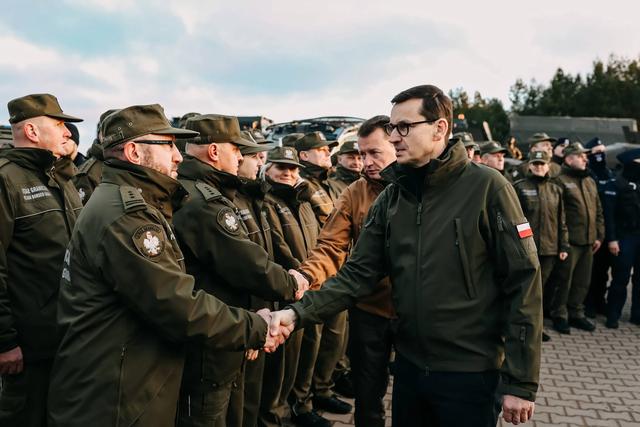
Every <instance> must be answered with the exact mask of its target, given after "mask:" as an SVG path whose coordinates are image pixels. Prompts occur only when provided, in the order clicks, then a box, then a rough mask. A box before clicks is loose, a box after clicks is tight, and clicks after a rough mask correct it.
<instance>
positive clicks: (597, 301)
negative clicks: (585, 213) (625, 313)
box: [584, 242, 613, 313]
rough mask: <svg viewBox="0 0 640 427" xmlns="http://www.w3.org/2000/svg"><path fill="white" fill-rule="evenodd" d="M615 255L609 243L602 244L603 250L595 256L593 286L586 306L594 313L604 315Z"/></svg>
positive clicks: (592, 276) (592, 275)
mask: <svg viewBox="0 0 640 427" xmlns="http://www.w3.org/2000/svg"><path fill="white" fill-rule="evenodd" d="M612 258H613V255H611V252H609V250H608V248H607V243H606V242H605V243H603V244H602V248H600V250H599V251H598V252H596V253H595V254H594V255H593V270H592V272H591V285H590V286H589V293H588V294H587V299H586V300H585V302H584V305H585V307H586V309H587V310H590V311H592V312H594V313H604V311H605V306H606V301H605V294H606V293H607V284H608V283H609V269H610V268H611V266H612V262H613V259H612Z"/></svg>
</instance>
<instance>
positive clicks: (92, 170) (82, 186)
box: [72, 142, 104, 204]
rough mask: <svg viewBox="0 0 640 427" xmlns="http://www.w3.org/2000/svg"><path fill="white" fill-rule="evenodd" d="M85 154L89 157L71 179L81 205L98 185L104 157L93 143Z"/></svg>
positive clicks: (85, 202)
mask: <svg viewBox="0 0 640 427" xmlns="http://www.w3.org/2000/svg"><path fill="white" fill-rule="evenodd" d="M87 154H88V155H89V156H91V157H90V158H89V159H88V160H87V161H86V162H84V163H83V164H82V165H81V166H80V167H79V168H78V173H76V175H75V176H74V177H73V178H72V180H73V184H74V185H75V186H76V188H77V189H78V194H79V195H80V200H81V201H82V204H87V202H88V201H89V197H91V194H93V190H95V188H96V187H97V186H98V184H100V180H101V179H102V168H103V167H104V156H103V153H102V146H101V145H100V144H98V143H97V142H94V143H93V145H92V146H91V148H90V149H89V152H88V153H87Z"/></svg>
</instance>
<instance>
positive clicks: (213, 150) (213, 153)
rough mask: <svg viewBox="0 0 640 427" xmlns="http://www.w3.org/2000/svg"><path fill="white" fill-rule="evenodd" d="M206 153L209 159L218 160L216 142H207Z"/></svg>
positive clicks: (218, 154)
mask: <svg viewBox="0 0 640 427" xmlns="http://www.w3.org/2000/svg"><path fill="white" fill-rule="evenodd" d="M207 155H208V156H209V159H210V160H211V161H213V162H217V161H218V160H220V153H219V151H218V145H217V144H209V146H208V147H207Z"/></svg>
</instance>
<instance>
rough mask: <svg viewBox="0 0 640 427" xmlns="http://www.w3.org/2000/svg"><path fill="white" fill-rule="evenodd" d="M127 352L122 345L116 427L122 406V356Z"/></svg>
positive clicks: (125, 347)
mask: <svg viewBox="0 0 640 427" xmlns="http://www.w3.org/2000/svg"><path fill="white" fill-rule="evenodd" d="M126 352H127V346H126V345H124V344H123V345H122V351H121V352H120V382H119V383H118V410H117V412H116V426H119V425H120V407H121V406H122V380H123V378H124V355H125V353H126Z"/></svg>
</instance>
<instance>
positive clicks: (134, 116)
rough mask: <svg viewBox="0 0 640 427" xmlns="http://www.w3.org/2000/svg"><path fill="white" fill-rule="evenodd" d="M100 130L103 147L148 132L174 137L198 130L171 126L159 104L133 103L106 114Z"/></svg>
mask: <svg viewBox="0 0 640 427" xmlns="http://www.w3.org/2000/svg"><path fill="white" fill-rule="evenodd" d="M101 130H102V135H103V140H102V141H103V145H104V147H105V148H107V147H112V146H114V145H118V144H121V143H123V142H127V141H131V140H132V139H134V138H137V137H139V136H143V135H148V134H158V135H173V136H175V137H176V138H192V137H194V136H197V135H198V132H194V131H191V130H186V129H179V128H174V127H172V126H171V123H169V120H168V119H167V117H166V116H165V115H164V109H163V108H162V107H161V106H160V105H159V104H150V105H133V106H131V107H127V108H123V109H122V110H117V111H115V112H113V113H111V114H109V115H107V117H106V118H105V119H104V122H103V123H102V128H101Z"/></svg>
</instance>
